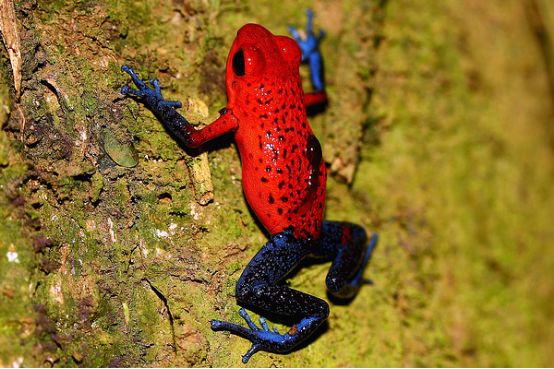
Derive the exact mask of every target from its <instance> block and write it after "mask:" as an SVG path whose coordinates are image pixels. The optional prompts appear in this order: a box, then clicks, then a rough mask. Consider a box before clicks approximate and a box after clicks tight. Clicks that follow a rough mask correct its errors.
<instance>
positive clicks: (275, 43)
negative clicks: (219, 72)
mask: <svg viewBox="0 0 554 369" xmlns="http://www.w3.org/2000/svg"><path fill="white" fill-rule="evenodd" d="M300 60H301V53H300V49H299V47H298V46H297V44H296V42H295V41H294V40H292V39H290V38H289V37H285V36H274V35H273V34H271V33H270V32H269V31H268V30H266V29H265V28H263V27H262V26H259V25H257V24H247V25H245V26H243V27H242V28H241V29H240V30H239V31H238V33H237V38H236V39H235V42H234V43H233V46H232V48H231V51H230V53H229V58H228V60H227V73H226V81H227V96H228V105H227V109H228V113H229V114H232V115H234V116H235V117H236V119H237V120H238V127H237V129H236V131H235V142H236V144H237V147H238V149H239V152H240V156H241V161H242V184H243V188H244V194H245V196H246V199H247V201H248V203H249V205H250V206H251V208H252V209H253V211H254V213H255V214H256V216H257V217H258V219H259V220H260V222H261V223H262V224H263V225H264V227H265V228H266V229H267V230H268V232H269V233H270V234H277V233H280V232H282V231H284V230H285V229H287V228H289V227H292V229H293V232H294V235H295V236H296V237H299V238H309V239H317V238H318V237H319V234H320V232H321V224H322V221H323V210H324V204H325V183H326V171H325V163H324V161H323V160H322V157H321V146H320V144H319V141H318V140H317V138H316V137H315V136H314V134H313V132H312V130H311V128H310V125H309V124H308V120H307V117H306V107H305V105H304V92H303V90H302V82H301V80H300V74H299V67H300ZM241 68H243V69H244V73H242V70H240V69H241ZM237 72H238V73H237Z"/></svg>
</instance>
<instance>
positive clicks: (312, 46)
mask: <svg viewBox="0 0 554 369" xmlns="http://www.w3.org/2000/svg"><path fill="white" fill-rule="evenodd" d="M306 15H307V18H308V22H307V25H306V35H305V38H304V37H302V36H301V35H300V33H299V32H298V30H297V29H296V28H294V27H293V26H289V32H290V33H291V35H292V37H293V38H294V39H295V41H296V43H297V44H298V47H300V50H301V51H302V62H303V63H308V65H309V66H310V79H311V81H312V87H313V89H314V90H315V91H316V92H317V91H323V90H325V82H324V78H323V58H322V57H321V53H320V52H319V42H320V41H321V39H322V38H323V36H324V35H325V33H324V32H323V30H319V35H317V36H316V35H315V34H314V32H313V18H314V14H313V11H312V10H311V9H308V10H307V11H306Z"/></svg>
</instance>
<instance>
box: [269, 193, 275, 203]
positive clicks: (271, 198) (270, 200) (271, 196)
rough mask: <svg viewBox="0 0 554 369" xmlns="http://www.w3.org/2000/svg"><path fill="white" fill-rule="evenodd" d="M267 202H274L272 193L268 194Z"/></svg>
mask: <svg viewBox="0 0 554 369" xmlns="http://www.w3.org/2000/svg"><path fill="white" fill-rule="evenodd" d="M268 202H269V203H270V204H273V203H275V199H274V198H273V195H271V194H269V200H268Z"/></svg>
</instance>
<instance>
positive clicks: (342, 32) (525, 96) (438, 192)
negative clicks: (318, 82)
mask: <svg viewBox="0 0 554 369" xmlns="http://www.w3.org/2000/svg"><path fill="white" fill-rule="evenodd" d="M531 3H532V4H531ZM2 4H3V5H4V6H6V5H9V4H10V1H7V0H2ZM307 5H308V4H298V3H297V2H294V1H288V0H285V1H280V2H277V3H276V2H272V1H268V2H262V3H260V2H259V1H244V2H234V1H221V2H219V1H211V2H208V1H200V0H198V1H191V2H189V1H184V2H183V1H169V0H167V1H165V0H146V1H141V2H138V1H111V0H105V1H97V2H93V1H76V2H70V1H68V2H64V1H45V2H39V1H34V0H20V1H15V6H14V10H15V28H14V29H15V30H16V34H15V36H17V39H18V42H15V41H13V40H14V32H13V31H8V29H12V28H13V27H12V26H13V25H14V23H13V21H9V20H8V21H5V20H3V23H2V36H3V41H4V45H5V49H3V50H2V54H0V55H1V58H0V78H1V81H2V83H1V84H0V127H1V128H2V129H1V130H0V189H1V190H2V191H1V192H0V218H1V219H2V222H0V365H1V366H18V365H24V366H44V365H52V366H92V367H97V366H239V365H241V364H240V359H241V355H242V354H244V352H246V350H247V349H248V347H249V343H248V342H247V341H245V340H244V339H242V338H239V337H235V336H229V335H226V334H223V333H216V332H212V331H211V329H210V326H209V320H210V319H214V318H217V319H225V320H232V321H235V322H239V321H240V320H241V319H240V317H239V316H238V307H237V306H236V303H235V299H234V293H235V291H234V286H235V283H236V281H237V279H238V278H239V276H240V273H241V272H242V270H243V269H244V267H245V266H246V265H247V263H248V261H249V260H250V258H251V257H252V256H253V255H254V254H255V253H256V252H257V250H258V249H259V247H261V245H263V244H264V243H265V242H266V235H264V233H263V231H262V230H261V229H260V227H259V225H258V223H257V222H256V220H255V218H254V217H253V215H252V213H251V212H250V211H249V209H248V207H247V204H246V202H245V200H244V198H243V196H242V190H241V184H240V176H241V167H240V160H239V157H238V154H237V152H236V150H235V148H234V145H233V143H232V137H225V138H222V139H220V140H217V141H216V142H214V143H212V144H211V145H210V146H209V147H208V148H207V149H208V150H206V151H204V152H202V153H199V154H196V155H192V156H191V155H189V153H187V152H186V151H184V150H182V149H181V148H180V147H179V146H178V145H177V144H176V143H175V142H174V141H172V139H171V138H170V136H169V135H168V134H167V133H166V132H165V131H164V129H163V127H162V126H161V124H160V122H158V121H157V120H156V119H155V118H154V117H153V116H152V114H151V113H150V112H148V111H147V110H145V109H144V108H143V107H141V106H140V105H139V104H137V103H136V102H135V101H133V100H132V99H130V98H125V97H123V96H122V95H121V94H120V93H119V90H120V87H121V86H123V85H124V84H125V83H127V82H128V77H127V76H126V75H125V74H123V73H121V72H120V66H121V65H122V64H129V65H131V66H133V67H134V68H135V70H136V71H137V72H138V73H139V74H140V75H141V76H142V77H143V78H145V79H146V78H152V77H156V78H158V79H159V81H160V84H161V86H162V90H163V92H164V96H165V97H166V98H168V99H172V100H180V101H183V108H182V109H181V110H182V112H183V114H184V115H185V116H186V117H187V118H188V119H189V120H190V121H192V122H198V125H202V124H206V123H208V122H210V121H212V120H213V119H215V118H216V117H217V116H218V113H217V112H218V110H219V109H220V108H222V107H224V106H225V103H226V98H225V81H224V75H225V70H224V69H225V60H226V57H227V52H228V50H229V48H230V45H231V43H232V41H233V39H234V36H235V34H236V30H237V29H238V28H240V26H242V25H243V24H245V23H247V22H256V23H260V24H263V25H264V26H266V27H267V28H268V29H270V30H271V31H272V32H274V33H276V34H286V26H287V25H288V24H294V25H297V26H302V25H304V22H305V16H304V13H305V9H306V7H307ZM2 9H3V11H4V9H7V8H4V7H3V8H2ZM313 9H314V13H315V16H316V18H315V20H316V26H318V27H319V26H321V28H323V29H325V31H326V38H325V40H324V41H323V45H322V53H323V55H324V58H325V68H326V77H327V81H328V86H329V87H328V89H329V96H330V105H329V108H328V109H327V111H325V112H323V113H322V114H320V115H318V116H316V117H313V118H311V124H312V127H313V128H314V131H315V133H316V135H317V136H318V137H319V138H320V140H321V142H322V147H323V151H324V159H325V160H326V162H327V163H328V166H329V168H330V173H331V175H330V178H329V182H328V199H327V210H326V212H327V218H328V219H339V220H348V221H351V222H356V223H359V224H362V225H363V226H364V227H365V228H366V229H367V230H368V232H379V233H380V236H381V241H380V244H379V246H378V248H377V250H376V252H375V255H374V258H373V260H372V263H371V264H370V266H369V268H368V270H367V271H366V275H367V276H368V277H370V278H371V279H372V280H373V281H374V284H373V285H372V286H367V287H364V288H363V289H362V290H361V292H360V294H359V296H357V298H356V299H355V300H354V301H353V302H352V303H351V304H349V305H345V306H342V305H333V306H332V312H331V316H330V319H329V324H328V326H327V327H326V329H324V330H323V331H322V332H321V334H320V335H319V336H318V337H317V339H316V340H314V342H312V343H310V344H309V345H308V346H307V347H306V348H303V349H302V350H299V351H296V352H294V353H291V354H290V355H286V356H281V355H276V354H268V353H258V354H256V355H255V356H254V357H253V358H252V360H251V364H252V365H255V366H274V365H275V366H324V367H327V366H401V365H407V366H413V365H417V366H446V365H454V366H466V365H470V366H482V365H485V366H541V365H550V366H552V365H554V364H553V361H552V358H551V356H550V355H549V349H550V347H551V345H552V342H553V341H554V337H553V333H552V332H554V329H553V328H554V324H553V322H552V319H551V316H552V311H553V308H554V306H553V303H552V301H554V296H553V295H554V287H553V285H552V282H551V281H552V280H554V278H552V277H553V274H552V273H553V272H552V271H553V270H554V265H552V260H553V259H554V258H553V256H554V255H553V252H554V251H553V249H552V248H545V247H544V245H546V244H548V243H549V242H550V243H551V240H552V239H553V238H554V231H553V229H552V227H551V219H552V218H553V217H554V213H553V212H554V195H553V194H552V191H551V186H552V180H553V178H554V171H553V169H554V166H553V163H554V161H553V153H554V146H553V144H552V143H553V142H554V139H553V137H554V133H553V132H554V130H553V129H552V126H551V122H552V117H553V105H552V95H551V93H552V91H554V89H553V86H552V85H551V83H552V78H549V76H550V77H551V75H552V70H553V69H552V68H553V66H552V56H551V50H552V47H553V45H552V37H548V36H552V32H553V31H554V30H553V29H552V27H551V25H552V24H554V22H550V21H549V20H552V19H554V18H553V16H554V7H552V5H551V4H550V3H549V2H547V1H542V0H534V1H531V0H525V1H523V0H522V1H515V0H513V1H500V0H498V1H489V2H481V1H477V0H475V1H473V0H471V1H467V2H463V3H462V2H456V1H446V2H443V1H436V2H428V1H409V0H402V1H395V2H390V3H389V2H387V1H360V0H357V1H356V0H345V1H343V2H317V3H316V4H314V5H313ZM5 14H8V13H5ZM5 14H4V13H3V14H2V15H5ZM537 17H539V18H537ZM3 19H4V18H3ZM537 19H538V20H537ZM10 22H11V23H10ZM8 24H10V25H8ZM8 27H12V28H8ZM549 27H550V28H549ZM539 28H540V29H539ZM8 34H10V35H8ZM544 35H546V36H544ZM10 37H11V38H10ZM9 40H11V41H9ZM14 45H15V46H14ZM14 49H19V50H15V51H19V53H20V55H21V57H20V60H19V64H17V60H16V59H17V52H15V51H14ZM14 55H15V56H14ZM14 60H16V63H15V64H14ZM18 65H20V71H19V67H18ZM302 75H303V76H304V80H305V82H307V81H308V78H307V76H308V71H307V70H304V69H302ZM19 83H21V87H19ZM305 86H306V88H307V89H309V83H306V84H305ZM327 269H328V265H317V266H311V267H309V268H305V269H302V270H301V271H300V272H299V273H298V274H297V275H296V276H295V277H294V278H292V279H291V281H290V283H291V285H292V286H294V287H295V288H298V289H301V290H303V291H306V292H309V293H311V294H314V295H317V296H320V297H325V296H326V295H325V282H324V280H325V274H326V271H327ZM285 329H286V328H285Z"/></svg>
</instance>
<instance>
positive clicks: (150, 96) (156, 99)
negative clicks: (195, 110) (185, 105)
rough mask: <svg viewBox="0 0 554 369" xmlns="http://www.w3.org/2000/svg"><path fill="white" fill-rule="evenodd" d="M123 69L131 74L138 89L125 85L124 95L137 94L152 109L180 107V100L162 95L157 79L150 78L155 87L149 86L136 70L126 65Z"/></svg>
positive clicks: (123, 88) (122, 89)
mask: <svg viewBox="0 0 554 369" xmlns="http://www.w3.org/2000/svg"><path fill="white" fill-rule="evenodd" d="M121 70H122V71H123V72H125V73H127V74H128V75H129V76H131V79H132V80H133V82H134V83H135V86H136V87H137V88H138V90H135V89H133V88H130V87H129V86H123V87H122V88H121V93H122V94H123V95H128V96H135V97H137V98H139V99H141V100H142V101H143V102H144V103H145V104H146V105H147V106H148V107H149V108H150V109H151V110H152V111H154V112H157V111H159V110H160V109H161V108H164V107H170V108H180V107H181V102H179V101H169V100H165V99H164V98H163V96H162V92H161V90H160V84H159V83H158V81H157V80H156V79H150V83H151V84H152V86H154V89H152V88H150V87H148V86H147V85H146V83H144V82H143V81H142V80H141V79H140V78H139V77H138V76H137V74H136V73H135V71H134V70H133V69H132V68H131V67H129V66H127V65H124V66H122V67H121Z"/></svg>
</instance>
